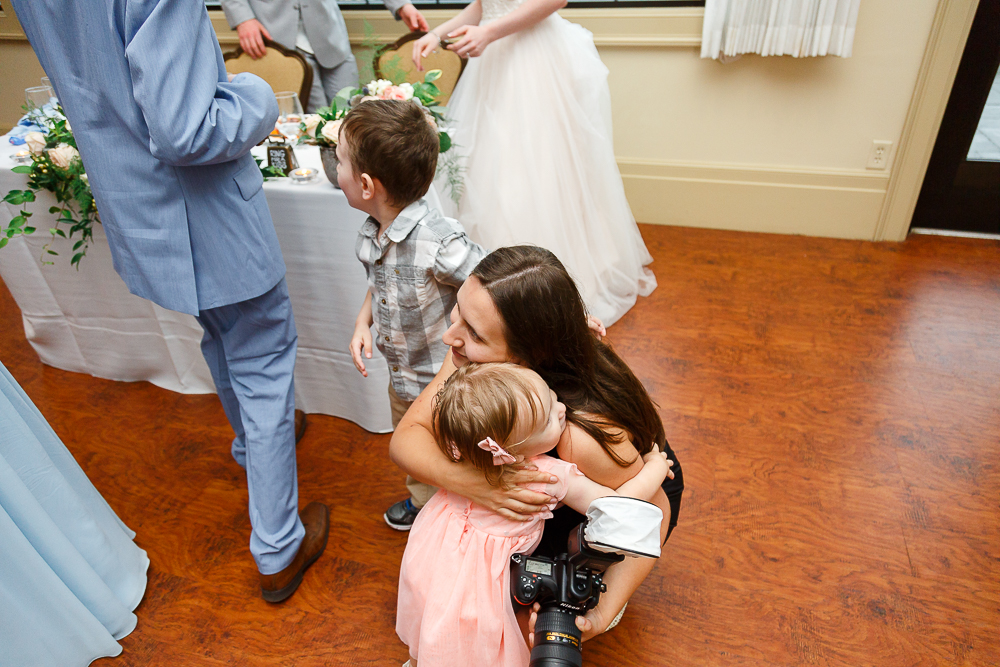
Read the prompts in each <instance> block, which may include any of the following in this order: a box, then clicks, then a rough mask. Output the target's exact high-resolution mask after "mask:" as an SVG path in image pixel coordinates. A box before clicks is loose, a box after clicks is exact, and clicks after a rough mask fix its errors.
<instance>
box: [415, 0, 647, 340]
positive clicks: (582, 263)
mask: <svg viewBox="0 0 1000 667" xmlns="http://www.w3.org/2000/svg"><path fill="white" fill-rule="evenodd" d="M564 4H565V2H564V1H563V0H475V1H474V2H473V3H472V4H470V5H469V6H467V7H466V8H465V9H463V10H462V11H461V12H460V13H459V14H458V15H457V16H456V17H455V18H453V19H451V20H450V21H448V22H447V23H444V24H443V25H440V26H438V27H437V28H435V30H434V31H432V32H429V33H427V34H426V35H424V36H423V37H422V38H420V39H419V40H418V41H416V42H415V43H414V47H413V58H414V60H415V61H416V62H417V65H418V67H420V60H421V58H422V57H425V56H426V55H428V54H429V53H431V51H433V50H434V49H437V48H439V47H440V41H441V36H442V35H445V36H446V41H447V39H448V38H451V39H453V40H454V41H453V43H451V44H449V45H448V47H447V48H449V49H451V50H453V51H456V52H457V53H458V54H459V55H462V56H469V57H470V58H471V59H470V60H469V63H468V66H467V67H466V68H465V72H464V73H463V74H462V78H461V80H460V81H459V83H458V86H457V87H456V88H455V92H454V94H453V95H452V97H451V100H450V101H449V103H448V114H447V115H448V117H449V120H450V122H451V123H452V124H453V126H454V127H453V130H454V131H453V132H451V135H452V138H453V140H454V144H455V148H453V150H457V151H459V154H460V155H462V156H463V166H464V169H465V172H464V181H465V189H464V193H463V196H462V198H461V200H460V203H459V206H458V210H457V211H454V210H453V211H448V214H449V215H453V216H454V217H456V218H458V219H459V220H460V221H461V222H462V224H463V225H464V226H465V229H466V230H467V231H468V233H469V236H470V237H472V238H473V239H474V240H476V241H477V242H479V243H480V244H482V245H483V246H485V247H487V248H490V249H493V248H499V247H501V246H507V245H516V244H520V243H532V244H535V245H539V246H542V247H545V248H548V249H549V250H551V251H552V252H554V253H555V254H556V256H557V257H559V259H560V260H562V262H563V264H565V265H566V268H567V269H569V272H570V273H571V274H572V275H573V277H574V278H575V279H576V282H577V285H579V286H580V289H581V291H582V293H583V296H584V299H585V301H586V302H587V306H588V307H589V309H590V312H591V314H593V315H596V316H597V317H599V318H600V319H601V320H603V321H604V323H605V324H608V325H610V324H612V323H613V322H615V321H616V320H618V319H619V318H620V317H621V316H622V315H624V314H625V312H626V311H627V310H628V309H629V308H631V307H632V306H633V305H634V304H635V300H636V297H637V296H638V295H642V296H646V295H648V294H649V293H650V292H652V291H653V289H654V288H655V287H656V278H655V277H654V276H653V273H652V272H651V271H650V270H649V269H648V268H646V265H647V264H649V263H650V262H652V257H650V255H649V252H648V251H647V250H646V246H645V244H644V243H643V241H642V237H641V236H640V234H639V228H638V227H637V226H636V224H635V218H633V217H632V211H631V209H630V208H629V205H628V201H627V200H626V199H625V191H624V189H623V187H622V180H621V174H619V172H618V165H617V163H616V162H615V156H614V149H613V143H612V131H611V99H610V98H611V96H610V93H609V91H608V83H607V76H608V70H607V68H606V67H605V66H604V63H602V62H601V59H600V57H599V56H598V54H597V49H596V47H595V46H594V41H593V37H592V35H591V33H590V32H589V31H587V30H585V29H584V28H582V27H581V26H579V25H576V24H574V23H570V22H569V21H566V20H565V19H563V18H561V17H560V16H558V15H557V14H556V13H555V12H556V10H557V9H559V8H561V7H562V6H563V5H564ZM448 203H450V202H446V205H447V204H448Z"/></svg>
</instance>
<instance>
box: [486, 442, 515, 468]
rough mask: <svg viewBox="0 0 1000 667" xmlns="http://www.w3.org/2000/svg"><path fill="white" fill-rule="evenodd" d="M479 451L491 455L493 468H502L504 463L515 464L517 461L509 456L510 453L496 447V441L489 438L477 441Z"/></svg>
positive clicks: (498, 446)
mask: <svg viewBox="0 0 1000 667" xmlns="http://www.w3.org/2000/svg"><path fill="white" fill-rule="evenodd" d="M479 449H482V450H483V451H487V452H490V453H491V454H493V465H495V466H502V465H504V464H505V463H515V462H516V461H517V459H515V458H514V457H513V456H511V455H510V452H508V451H507V450H506V449H504V448H503V447H501V446H500V445H498V444H497V441H496V440H494V439H493V438H491V437H489V436H486V438H485V439H483V440H480V441H479Z"/></svg>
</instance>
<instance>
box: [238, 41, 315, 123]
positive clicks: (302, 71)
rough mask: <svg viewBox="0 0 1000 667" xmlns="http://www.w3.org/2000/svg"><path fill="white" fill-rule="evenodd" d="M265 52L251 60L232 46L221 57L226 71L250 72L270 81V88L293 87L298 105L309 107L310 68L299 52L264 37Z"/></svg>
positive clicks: (290, 88)
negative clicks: (297, 97)
mask: <svg viewBox="0 0 1000 667" xmlns="http://www.w3.org/2000/svg"><path fill="white" fill-rule="evenodd" d="M264 47H265V50H266V53H265V54H264V56H263V57H261V58H258V59H257V60H254V59H253V58H251V57H250V54H248V53H246V52H245V51H244V50H243V48H242V47H236V50H235V51H230V52H228V53H226V54H224V55H223V56H222V57H223V59H224V60H225V61H226V71H227V72H231V73H233V74H239V73H240V72H250V73H251V74H256V75H257V76H259V77H260V78H262V79H264V81H267V83H268V84H270V86H271V89H272V90H273V91H274V92H276V93H277V92H279V91H282V90H296V91H298V93H299V101H300V102H302V109H303V110H305V109H308V108H309V93H310V92H311V91H312V81H313V71H312V67H310V66H309V63H307V62H306V59H305V58H303V57H302V54H300V53H298V52H297V51H295V50H294V49H286V48H285V47H284V46H282V45H281V44H278V43H277V42H272V41H271V40H269V39H265V40H264Z"/></svg>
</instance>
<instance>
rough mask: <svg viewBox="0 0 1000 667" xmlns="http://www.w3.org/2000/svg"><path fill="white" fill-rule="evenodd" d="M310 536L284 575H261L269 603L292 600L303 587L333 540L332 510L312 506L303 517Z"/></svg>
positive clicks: (303, 511)
mask: <svg viewBox="0 0 1000 667" xmlns="http://www.w3.org/2000/svg"><path fill="white" fill-rule="evenodd" d="M299 517H300V518H301V519H302V525H303V526H305V529H306V536H305V537H304V538H302V544H301V545H300V546H299V552H298V553H297V554H295V559H294V560H293V561H292V562H291V564H290V565H289V566H288V567H286V568H285V569H284V570H282V571H281V572H278V573H276V574H262V575H260V592H261V595H262V596H263V597H264V599H265V600H267V601H268V602H281V601H282V600H286V599H288V598H289V597H291V595H292V593H294V592H295V589H296V588H298V587H299V584H300V583H302V575H303V574H305V571H306V569H308V567H309V566H310V565H312V564H313V563H315V562H316V559H317V558H319V557H320V555H322V553H323V550H324V549H326V540H327V538H329V537H330V509H329V508H328V507H327V506H326V505H324V504H323V503H317V502H311V503H309V504H308V505H306V508H305V509H304V510H302V512H300V513H299Z"/></svg>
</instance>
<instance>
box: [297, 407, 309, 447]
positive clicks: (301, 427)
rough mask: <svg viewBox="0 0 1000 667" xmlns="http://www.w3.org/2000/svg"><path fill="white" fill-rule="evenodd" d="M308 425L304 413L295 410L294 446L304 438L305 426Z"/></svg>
mask: <svg viewBox="0 0 1000 667" xmlns="http://www.w3.org/2000/svg"><path fill="white" fill-rule="evenodd" d="M308 425H309V422H307V421H306V413H304V412H302V410H298V409H296V410H295V444H296V445H297V444H299V440H301V439H302V436H304V435H305V434H306V426H308Z"/></svg>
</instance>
